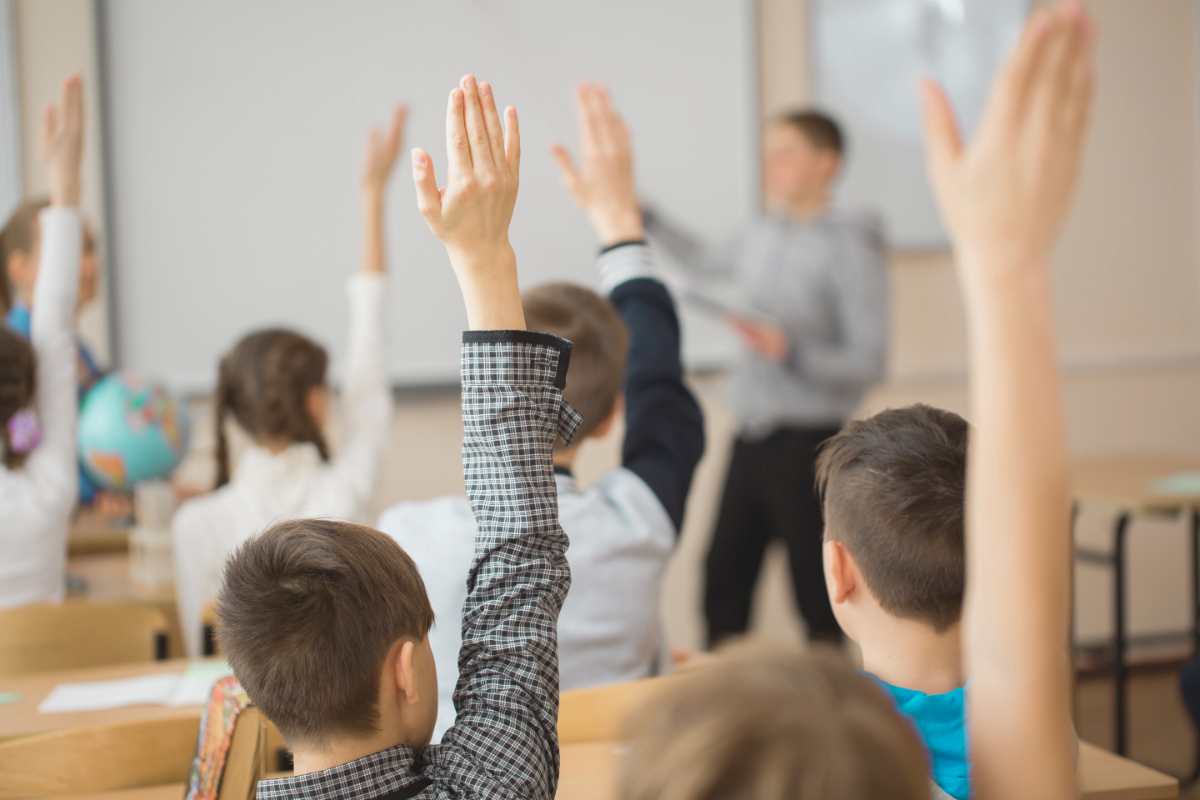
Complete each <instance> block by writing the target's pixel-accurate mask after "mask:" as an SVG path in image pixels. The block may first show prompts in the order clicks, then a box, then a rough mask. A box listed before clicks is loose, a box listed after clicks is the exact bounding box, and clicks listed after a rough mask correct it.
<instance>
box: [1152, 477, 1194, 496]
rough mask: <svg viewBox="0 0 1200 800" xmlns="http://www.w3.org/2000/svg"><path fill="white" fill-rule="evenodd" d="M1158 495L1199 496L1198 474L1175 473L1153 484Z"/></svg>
mask: <svg viewBox="0 0 1200 800" xmlns="http://www.w3.org/2000/svg"><path fill="white" fill-rule="evenodd" d="M1153 490H1154V491H1155V492H1156V493H1158V494H1200V472H1177V473H1176V474H1174V475H1170V476H1168V477H1166V478H1162V479H1160V480H1157V481H1155V482H1154V486H1153Z"/></svg>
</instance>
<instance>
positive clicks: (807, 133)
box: [775, 108, 846, 156]
mask: <svg viewBox="0 0 1200 800" xmlns="http://www.w3.org/2000/svg"><path fill="white" fill-rule="evenodd" d="M775 121H776V122H778V123H782V124H784V125H790V126H792V127H793V128H795V129H796V130H798V131H800V133H802V134H804V137H805V138H806V139H808V141H809V143H810V144H812V146H813V147H816V148H817V149H819V150H832V151H833V152H835V153H837V154H838V155H839V156H843V155H845V153H846V136H845V134H844V133H842V126H841V125H839V124H838V122H837V120H835V119H834V118H833V117H831V116H830V115H829V114H827V113H825V112H824V111H821V110H819V109H816V108H798V109H794V110H792V111H785V112H783V113H782V114H779V115H777V116H776V117H775Z"/></svg>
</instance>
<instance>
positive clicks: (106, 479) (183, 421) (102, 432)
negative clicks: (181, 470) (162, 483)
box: [79, 372, 188, 489]
mask: <svg viewBox="0 0 1200 800" xmlns="http://www.w3.org/2000/svg"><path fill="white" fill-rule="evenodd" d="M187 438H188V419H187V412H186V411H185V410H184V407H183V405H182V404H181V403H179V402H177V401H176V400H175V398H173V397H172V396H171V395H169V394H168V393H167V392H166V391H165V390H164V389H163V388H162V387H161V386H152V385H149V384H145V383H143V382H142V381H140V380H139V379H137V378H136V377H134V376H133V375H130V374H128V373H115V372H114V373H112V374H110V375H107V376H105V377H104V378H103V379H101V380H100V381H99V382H98V383H97V384H96V385H95V386H93V387H92V388H91V389H90V390H89V391H88V393H87V395H86V396H85V397H84V398H83V403H82V405H81V406H80V408H79V459H80V461H81V462H82V463H83V465H84V468H85V469H86V470H87V472H88V474H89V475H90V476H91V477H92V479H93V480H95V481H96V482H97V483H98V484H99V485H101V486H102V487H104V488H106V489H128V488H130V487H132V486H133V485H134V484H136V483H138V482H140V481H146V480H153V479H155V478H165V477H166V476H168V475H170V474H171V471H172V470H174V469H175V467H176V466H177V465H178V464H179V462H180V461H181V460H183V456H184V453H185V452H186V451H187Z"/></svg>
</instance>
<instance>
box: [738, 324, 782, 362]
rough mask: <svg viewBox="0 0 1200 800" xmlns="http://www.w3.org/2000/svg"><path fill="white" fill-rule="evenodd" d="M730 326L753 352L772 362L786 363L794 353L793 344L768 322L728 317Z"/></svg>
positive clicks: (776, 326)
mask: <svg viewBox="0 0 1200 800" xmlns="http://www.w3.org/2000/svg"><path fill="white" fill-rule="evenodd" d="M728 320H729V324H730V325H732V326H733V329H734V330H735V331H737V332H738V335H739V336H741V337H742V342H744V343H745V344H746V346H747V347H749V348H750V349H751V350H754V351H755V352H757V353H760V354H762V355H764V356H766V357H767V358H769V359H771V360H772V361H778V362H783V361H786V360H787V358H788V356H789V355H791V352H792V343H791V342H790V341H788V337H787V334H786V333H784V331H783V329H782V328H780V327H779V326H778V325H771V324H770V323H767V322H751V321H749V320H745V319H738V318H737V317H728Z"/></svg>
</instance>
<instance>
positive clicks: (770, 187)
mask: <svg viewBox="0 0 1200 800" xmlns="http://www.w3.org/2000/svg"><path fill="white" fill-rule="evenodd" d="M764 151H765V153H764V164H763V182H764V191H765V193H766V195H767V204H768V209H767V213H766V214H765V215H763V216H761V217H759V218H758V219H755V220H754V221H752V222H751V223H750V225H748V226H747V227H746V228H745V229H744V230H743V231H742V232H741V233H740V234H739V235H738V236H737V237H735V238H734V239H733V240H732V241H731V242H729V243H728V244H727V245H725V246H724V247H721V248H717V249H706V248H705V247H704V246H703V245H702V244H701V243H700V242H699V241H698V240H696V239H694V238H693V237H692V236H690V235H689V234H687V233H686V232H684V231H683V230H681V229H679V228H678V227H676V226H675V225H672V224H670V223H668V221H667V220H665V219H664V218H663V217H662V216H661V215H659V214H657V213H653V212H650V213H648V214H647V218H646V223H647V228H648V230H649V232H650V235H651V237H652V238H653V239H654V240H655V241H656V242H659V243H661V244H662V245H663V247H664V248H666V250H667V251H668V252H669V253H671V254H672V255H674V256H675V257H676V260H677V261H678V262H679V264H680V265H682V266H683V267H685V268H689V269H691V270H694V271H695V272H696V273H697V274H698V275H700V276H704V275H708V276H714V277H715V276H719V275H724V276H729V277H731V278H733V279H734V280H736V281H737V282H738V283H739V284H740V285H741V289H742V292H743V293H744V294H745V296H746V297H747V299H748V300H749V302H750V303H751V304H753V306H754V307H755V309H757V310H758V311H759V312H761V313H762V314H763V315H765V316H767V317H768V318H770V319H772V320H773V322H772V323H764V322H762V321H761V320H758V321H752V320H746V319H738V318H736V317H731V318H730V319H729V322H730V323H731V324H732V326H733V328H734V330H735V332H736V333H738V334H739V335H740V337H741V338H742V340H743V343H744V345H745V348H744V349H745V353H744V355H743V357H742V358H740V359H739V360H738V363H737V364H736V365H735V366H734V368H733V371H732V374H731V376H730V404H731V406H732V408H733V414H734V418H735V421H736V424H737V438H736V440H735V441H734V445H733V452H732V455H731V457H730V461H729V467H728V470H727V473H726V477H725V488H724V490H723V492H722V495H721V505H720V510H719V512H718V514H717V521H716V525H715V528H714V530H713V534H712V541H711V543H710V545H709V550H708V555H707V558H706V562H705V573H704V615H705V620H706V622H707V635H708V642H709V644H710V645H712V644H716V643H718V642H720V641H721V640H722V639H725V638H727V637H730V636H736V635H738V634H741V633H743V632H745V630H746V628H747V626H748V624H749V621H750V612H751V601H752V600H753V597H754V587H755V585H756V584H757V582H758V575H759V570H760V568H761V566H762V560H763V554H764V552H765V551H766V548H767V545H768V544H770V542H771V541H773V540H774V541H780V542H782V543H783V544H785V545H786V546H787V549H788V557H789V562H790V564H791V574H792V589H793V594H794V596H795V600H796V603H797V604H798V606H799V609H800V611H801V613H802V615H803V617H804V621H805V624H806V626H807V629H808V635H809V638H810V639H816V640H823V641H835V642H836V641H840V640H841V636H842V634H841V630H840V629H839V628H838V625H837V621H836V620H835V619H834V617H833V612H832V611H831V609H830V607H829V598H828V596H827V595H826V593H825V591H824V588H823V582H822V579H821V504H820V501H819V500H818V499H817V497H816V494H815V493H814V492H811V491H797V490H796V487H797V486H805V487H809V486H812V485H813V477H814V473H813V463H814V460H815V458H816V452H817V448H818V447H819V446H820V444H821V442H823V441H824V440H825V439H827V438H829V437H830V436H832V435H833V434H835V433H837V431H838V429H839V428H840V427H841V426H842V424H843V423H844V422H845V421H846V419H848V418H849V417H850V415H851V414H852V413H853V412H854V411H855V409H856V408H857V407H858V405H859V403H861V402H862V399H863V396H864V395H865V394H866V392H867V390H868V389H869V388H870V387H871V386H872V385H873V384H875V383H877V382H878V381H879V380H880V379H881V378H882V377H883V375H884V370H885V364H886V360H887V359H886V357H887V330H888V317H887V314H888V300H887V294H888V292H887V264H886V250H887V248H886V243H885V241H884V236H883V231H882V226H881V225H880V223H879V221H878V220H877V219H876V218H875V217H874V216H872V215H864V214H852V213H848V212H845V211H836V210H833V209H832V208H831V203H832V193H833V185H834V183H835V182H836V180H837V177H838V174H839V173H840V171H841V166H842V161H843V159H844V158H845V143H844V137H843V135H842V131H841V128H840V127H839V126H838V124H837V122H836V121H835V120H834V119H832V118H831V117H829V116H827V115H826V114H823V113H821V112H820V111H816V110H812V109H805V110H801V111H796V112H793V113H789V114H783V115H780V116H778V117H776V118H775V119H773V120H772V121H771V123H770V124H769V125H768V126H767V130H766V137H765V141H764Z"/></svg>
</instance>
